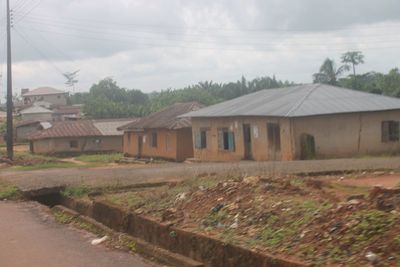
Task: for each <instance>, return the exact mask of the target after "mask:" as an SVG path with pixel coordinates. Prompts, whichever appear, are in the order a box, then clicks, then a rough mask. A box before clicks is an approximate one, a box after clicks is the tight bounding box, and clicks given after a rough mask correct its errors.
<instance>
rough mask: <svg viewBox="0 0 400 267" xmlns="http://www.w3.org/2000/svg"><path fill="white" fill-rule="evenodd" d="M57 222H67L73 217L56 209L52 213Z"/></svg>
mask: <svg viewBox="0 0 400 267" xmlns="http://www.w3.org/2000/svg"><path fill="white" fill-rule="evenodd" d="M53 214H54V217H55V219H56V221H57V222H59V223H62V224H69V223H71V222H72V221H73V219H74V217H73V216H71V215H69V214H66V213H64V212H59V211H56V212H54V213H53Z"/></svg>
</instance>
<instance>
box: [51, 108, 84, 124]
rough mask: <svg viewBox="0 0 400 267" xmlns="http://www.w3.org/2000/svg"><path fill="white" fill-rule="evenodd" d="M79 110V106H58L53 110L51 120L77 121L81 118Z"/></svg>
mask: <svg viewBox="0 0 400 267" xmlns="http://www.w3.org/2000/svg"><path fill="white" fill-rule="evenodd" d="M81 109H82V106H81V105H73V106H59V107H57V108H55V109H53V120H56V121H64V120H79V119H81V117H82V111H81Z"/></svg>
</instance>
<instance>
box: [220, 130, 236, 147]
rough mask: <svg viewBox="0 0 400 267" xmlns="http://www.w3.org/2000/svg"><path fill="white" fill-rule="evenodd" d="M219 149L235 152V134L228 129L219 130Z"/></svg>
mask: <svg viewBox="0 0 400 267" xmlns="http://www.w3.org/2000/svg"><path fill="white" fill-rule="evenodd" d="M218 147H219V149H220V150H226V151H235V134H234V133H233V132H232V131H229V130H228V129H226V128H223V129H219V130H218Z"/></svg>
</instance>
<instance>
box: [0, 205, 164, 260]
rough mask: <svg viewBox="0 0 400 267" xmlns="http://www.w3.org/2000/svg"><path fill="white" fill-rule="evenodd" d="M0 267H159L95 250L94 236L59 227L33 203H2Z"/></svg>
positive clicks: (124, 255) (122, 255)
mask: <svg viewBox="0 0 400 267" xmlns="http://www.w3.org/2000/svg"><path fill="white" fill-rule="evenodd" d="M0 214H1V215H0V232H1V234H0V266H2V267H3V266H4V267H6V266H10V267H11V266H12V267H19V266H21V267H25V266H32V267H42V266H48V267H53V266H54V267H71V266H74V267H81V266H82V267H92V266H93V267H122V266H126V267H128V266H130V267H131V266H135V267H156V266H159V265H156V264H153V263H150V262H148V261H147V260H144V259H142V258H140V257H139V256H137V255H132V254H129V253H125V252H121V251H115V250H110V249H107V248H106V247H104V246H102V245H99V246H92V245H91V244H90V240H91V239H93V238H94V236H93V235H92V234H90V233H86V232H81V231H79V230H76V229H73V228H70V227H67V226H65V225H61V224H58V223H56V222H55V221H54V219H53V217H52V216H51V215H49V214H48V213H47V212H45V210H44V208H43V207H41V206H39V205H38V204H36V203H32V202H21V203H14V202H1V201H0Z"/></svg>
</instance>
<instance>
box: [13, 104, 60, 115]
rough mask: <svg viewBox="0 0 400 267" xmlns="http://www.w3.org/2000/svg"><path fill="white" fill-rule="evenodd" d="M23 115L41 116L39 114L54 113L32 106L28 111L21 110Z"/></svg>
mask: <svg viewBox="0 0 400 267" xmlns="http://www.w3.org/2000/svg"><path fill="white" fill-rule="evenodd" d="M20 113H21V114H39V113H53V111H51V110H49V109H47V108H44V107H40V106H32V107H29V108H26V109H23V110H21V112H20Z"/></svg>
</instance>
